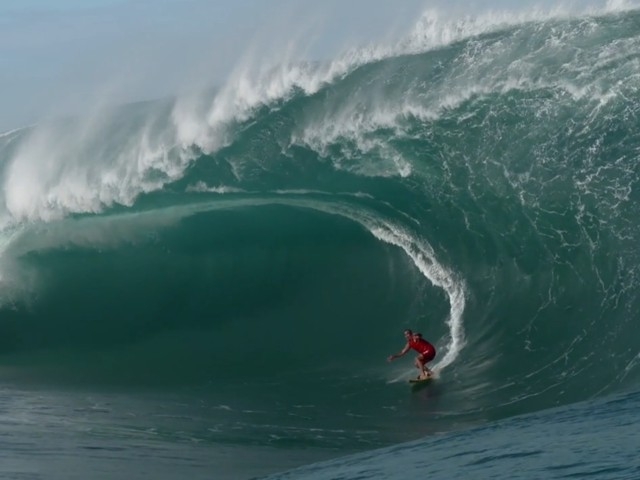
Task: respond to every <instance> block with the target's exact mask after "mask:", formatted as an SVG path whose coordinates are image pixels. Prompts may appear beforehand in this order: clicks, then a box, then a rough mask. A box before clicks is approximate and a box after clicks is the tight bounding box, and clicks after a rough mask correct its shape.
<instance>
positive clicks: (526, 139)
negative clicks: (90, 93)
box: [0, 2, 640, 480]
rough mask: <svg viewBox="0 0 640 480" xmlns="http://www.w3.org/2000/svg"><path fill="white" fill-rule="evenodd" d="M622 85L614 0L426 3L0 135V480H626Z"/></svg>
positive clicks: (625, 89)
mask: <svg viewBox="0 0 640 480" xmlns="http://www.w3.org/2000/svg"><path fill="white" fill-rule="evenodd" d="M639 94H640V11H638V10H634V9H632V8H631V9H630V8H624V6H623V5H622V4H619V2H618V3H616V2H611V3H610V4H609V6H608V7H607V8H604V9H602V10H599V11H591V12H586V13H585V12H582V13H570V12H562V11H554V12H550V13H544V12H541V11H531V12H529V13H522V14H517V15H516V14H485V15H479V16H477V17H469V18H465V19H457V20H454V19H448V18H447V17H446V16H444V15H442V14H441V13H439V12H438V11H435V10H428V11H426V12H425V13H424V15H423V16H422V17H421V18H419V19H417V21H416V24H415V27H414V28H413V29H412V30H411V31H409V32H407V34H406V35H405V36H404V37H403V38H402V40H400V41H397V42H395V43H393V44H388V45H383V44H380V45H375V46H369V47H366V48H365V47H362V48H357V49H353V50H349V51H346V52H345V53H344V54H343V55H341V56H339V57H338V58H335V59H332V60H327V61H322V62H306V63H301V62H295V63H286V64H280V65H276V66H270V67H269V68H252V69H238V70H237V71H236V72H235V73H234V74H233V75H232V76H231V78H230V80H229V81H228V82H227V83H225V84H223V85H221V86H219V87H216V88H213V89H211V90H207V91H198V92H192V93H189V94H185V95H182V96H180V97H176V98H170V99H162V100H157V101H149V102H140V103H136V104H131V105H126V106H122V107H117V108H112V109H109V110H106V111H105V110H104V109H102V110H100V111H96V113H94V114H91V113H87V114H86V115H84V116H81V117H70V118H63V119H57V120H51V121H46V122H42V123H40V124H37V125H34V126H30V127H26V128H20V129H17V130H13V131H10V132H6V133H3V134H0V182H2V195H1V197H0V477H1V478H3V479H4V478H6V479H21V480H24V479H88V478H90V479H116V478H117V479H120V478H125V477H126V478H152V479H154V480H158V479H176V478H191V479H194V480H195V479H249V478H264V477H267V476H269V478H282V479H298V478H301V479H307V478H308V479H320V478H322V479H356V478H357V479H378V478H404V477H405V476H406V475H407V474H408V473H409V474H410V475H411V476H415V477H417V476H419V475H424V476H429V477H431V478H582V477H591V478H612V479H613V478H616V479H618V478H629V479H631V478H640V460H639V456H638V453H637V452H638V451H639V450H640V433H638V432H639V430H638V422H639V421H640V333H639V330H638V323H639V320H640V313H639V312H640V295H639V292H640V290H639V287H640V267H639V264H640V249H639V248H638V246H639V245H640V161H639V160H640V95H639ZM405 328H411V329H414V330H416V331H420V332H422V334H423V335H424V337H425V338H427V339H429V340H430V341H431V342H432V343H434V344H435V345H436V348H437V350H438V356H437V358H436V360H435V361H434V362H433V367H434V368H435V371H436V375H437V379H436V380H435V381H434V382H432V383H431V384H429V385H427V386H425V387H424V388H419V389H415V388H414V389H412V388H411V387H410V386H409V384H408V383H407V380H408V379H409V378H410V377H412V376H414V375H415V374H416V372H415V369H414V368H413V366H412V363H413V355H412V354H409V355H407V356H405V357H403V358H402V359H398V360H396V361H395V362H393V363H388V362H387V361H386V358H387V356H388V355H390V354H392V353H397V352H398V351H400V350H401V349H402V347H403V346H404V338H403V335H402V331H403V329H405ZM318 462H320V463H318ZM287 472H288V473H287ZM271 475H272V476H271Z"/></svg>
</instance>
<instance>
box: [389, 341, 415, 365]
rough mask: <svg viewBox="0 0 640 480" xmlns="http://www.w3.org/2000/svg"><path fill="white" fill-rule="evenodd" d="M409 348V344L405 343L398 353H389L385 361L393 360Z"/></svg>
mask: <svg viewBox="0 0 640 480" xmlns="http://www.w3.org/2000/svg"><path fill="white" fill-rule="evenodd" d="M410 349H411V346H410V345H409V344H408V343H407V344H406V345H405V346H404V348H403V349H402V351H401V352H400V353H396V354H395V355H389V356H388V357H387V362H391V361H393V360H395V359H396V358H398V357H401V356H403V355H404V354H405V353H407V352H408V351H409V350H410Z"/></svg>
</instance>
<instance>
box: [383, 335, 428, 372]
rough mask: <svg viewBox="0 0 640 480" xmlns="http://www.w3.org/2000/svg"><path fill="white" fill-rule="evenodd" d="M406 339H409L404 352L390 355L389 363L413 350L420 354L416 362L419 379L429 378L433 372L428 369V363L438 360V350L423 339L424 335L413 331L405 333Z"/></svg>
mask: <svg viewBox="0 0 640 480" xmlns="http://www.w3.org/2000/svg"><path fill="white" fill-rule="evenodd" d="M404 338H406V339H407V344H406V345H405V346H404V348H403V349H402V351H401V352H400V353H398V354H395V355H390V356H389V358H387V361H389V362H391V361H393V360H395V359H396V358H398V357H402V356H403V355H404V354H405V353H407V352H408V351H409V350H411V349H413V350H415V351H416V352H418V356H417V357H416V360H415V362H414V364H415V366H416V368H417V369H418V370H419V371H420V375H418V378H419V379H422V378H427V377H429V376H430V375H431V374H432V372H431V370H429V368H428V367H427V363H428V362H430V361H431V360H433V359H434V358H436V349H435V347H434V346H433V345H431V344H430V343H429V342H427V341H426V340H425V339H423V338H422V334H420V333H413V332H412V331H411V330H405V331H404Z"/></svg>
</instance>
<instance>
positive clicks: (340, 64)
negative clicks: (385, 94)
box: [0, 0, 638, 225]
mask: <svg viewBox="0 0 640 480" xmlns="http://www.w3.org/2000/svg"><path fill="white" fill-rule="evenodd" d="M637 6H638V4H637V2H635V1H624V0H616V1H608V2H607V3H606V4H605V5H604V6H601V7H599V8H596V7H592V6H588V7H581V6H576V5H575V4H572V3H566V4H560V6H557V7H554V8H551V9H541V8H537V9H536V8H533V9H531V8H529V9H524V10H521V11H503V12H498V11H490V12H486V13H480V14H477V15H473V16H471V15H469V16H462V17H460V16H454V15H452V14H450V13H447V12H446V11H444V10H442V9H440V10H438V9H433V8H428V9H427V10H425V12H424V13H423V15H422V16H421V18H420V19H419V20H418V21H417V22H416V24H415V26H414V27H413V28H412V29H411V31H410V32H408V34H407V35H406V36H405V37H404V38H403V39H402V40H400V41H399V42H394V43H393V44H371V45H367V46H363V47H358V48H350V49H348V50H345V51H344V53H342V54H341V55H339V56H338V57H337V58H335V59H334V60H333V61H329V62H308V61H307V62H304V61H299V59H298V58H299V57H298V56H297V52H296V49H295V46H292V45H291V44H289V45H287V46H286V47H285V48H284V49H283V51H282V52H281V54H282V55H280V56H279V57H278V62H279V63H277V64H276V63H274V62H273V61H270V62H269V63H268V64H265V63H262V60H260V59H255V58H243V59H240V63H239V64H238V66H237V68H236V69H235V70H234V71H233V73H232V74H231V75H230V76H229V77H228V79H227V81H226V82H225V83H224V85H223V86H222V87H221V88H220V89H219V90H218V91H217V92H216V93H215V94H213V95H208V96H207V95H200V94H196V95H189V96H184V97H181V98H179V99H178V100H177V101H176V102H175V105H174V106H173V109H172V111H171V114H170V118H169V119H166V118H164V119H163V122H164V126H163V127H162V128H160V130H158V128H157V127H152V125H153V124H154V123H156V122H157V120H158V119H157V118H152V117H150V118H149V119H148V124H147V125H143V126H141V127H139V128H134V129H132V130H131V131H130V132H129V137H128V138H126V139H123V138H122V137H117V136H116V137H114V138H111V137H110V127H109V122H108V121H106V120H105V119H104V118H103V113H100V112H98V113H97V114H95V115H94V116H93V117H91V118H88V119H83V120H82V121H80V122H77V124H76V125H74V126H70V127H69V130H68V131H66V132H65V133H64V134H62V135H61V134H60V132H59V130H58V129H51V128H50V127H49V126H47V125H40V126H36V127H34V129H33V132H32V133H31V134H30V135H25V138H24V139H21V140H20V142H21V145H20V148H18V149H17V150H16V151H15V152H14V153H13V154H12V155H11V158H9V159H8V160H7V161H5V162H4V175H3V178H2V182H3V190H2V192H3V197H4V198H3V199H2V200H3V201H1V202H0V205H1V206H0V208H2V209H4V211H3V212H0V221H1V222H2V225H7V224H12V223H13V224H15V223H19V222H24V221H39V220H45V221H48V220H52V219H57V218H61V217H64V216H65V215H67V214H69V213H85V212H99V211H101V210H102V209H104V208H105V207H109V206H111V205H114V204H122V205H131V204H132V203H133V202H134V201H135V199H136V197H137V196H138V195H140V194H141V193H144V192H150V191H153V190H157V189H159V188H162V187H163V186H164V185H165V184H166V183H167V182H171V181H173V180H175V179H178V178H180V177H181V176H182V175H183V173H184V170H185V168H186V167H187V166H188V165H189V162H190V161H191V160H193V158H194V157H195V156H197V155H198V154H199V153H200V152H202V151H204V152H209V153H210V152H215V151H216V150H218V149H219V148H221V147H223V146H224V145H227V144H229V143H230V142H232V141H233V136H232V135H233V130H232V128H231V127H233V125H234V124H235V123H237V122H242V121H245V120H247V119H249V118H250V117H251V115H252V114H253V113H254V112H255V109H257V108H260V107H262V106H269V107H270V108H277V105H278V104H279V103H281V102H285V101H286V100H287V99H288V98H290V97H291V96H292V95H293V94H294V93H295V92H296V91H302V92H304V94H306V95H311V94H314V93H316V92H318V91H319V90H320V89H321V88H323V86H325V85H328V84H330V83H332V82H335V81H336V80H337V79H339V78H341V77H343V76H345V75H346V74H348V73H350V72H352V71H353V70H354V69H356V68H358V67H359V66H362V65H364V64H367V63H370V62H375V61H377V60H380V59H383V58H388V57H392V56H398V55H403V54H413V53H419V52H423V51H427V50H432V49H437V48H441V47H443V46H446V45H450V44H452V43H455V42H459V41H461V40H464V39H467V38H470V37H474V36H478V35H481V34H484V33H487V32H492V31H496V30H499V29H503V28H505V27H508V26H513V25H518V24H526V23H530V22H544V21H547V20H551V19H554V18H567V17H575V16H581V15H582V16H584V15H598V14H608V13H612V12H620V11H624V10H627V9H632V8H637ZM636 47H637V45H636V44H635V43H633V42H632V43H631V44H630V45H629V48H636ZM499 53H500V52H496V54H499ZM274 56H275V55H274ZM475 68H476V69H477V72H478V74H480V73H482V69H481V65H476V67H475ZM513 73H514V74H513V75H511V76H508V77H506V78H502V79H495V78H494V79H493V81H492V79H491V78H488V79H486V80H485V81H478V82H475V83H469V82H467V83H460V84H458V85H457V86H456V85H455V84H454V85H453V88H452V89H451V90H452V91H451V92H449V93H448V94H447V95H438V97H437V98H432V99H431V100H428V99H427V100H428V101H426V102H422V103H416V102H413V101H409V100H407V101H403V102H393V103H391V102H390V101H388V100H387V102H386V103H385V101H384V99H379V100H380V101H379V102H378V105H376V106H375V108H371V109H368V110H367V111H365V112H363V111H361V110H359V109H358V108H357V105H353V104H349V103H348V102H347V103H346V104H345V105H344V106H343V109H342V110H341V111H338V112H334V113H336V116H334V117H332V118H331V119H330V121H329V120H328V119H327V120H325V121H322V120H320V121H315V122H312V123H310V124H309V125H307V126H306V127H305V126H303V127H302V129H301V130H300V131H299V132H297V133H295V134H294V137H293V138H292V139H291V141H292V143H296V142H301V143H305V144H307V145H310V146H311V147H312V148H314V149H317V150H318V151H320V152H322V150H323V148H326V146H327V145H329V144H331V143H332V142H333V141H334V140H335V139H336V138H337V137H345V138H350V139H353V140H354V141H355V144H356V149H357V150H358V151H360V152H365V153H366V152H372V153H375V154H376V155H375V156H376V157H377V159H376V161H374V162H370V163H369V164H367V163H366V162H359V163H358V165H355V162H354V164H340V165H338V164H337V165H335V167H336V168H344V169H347V170H350V171H352V172H353V173H355V174H359V175H399V176H410V175H412V173H413V172H412V167H411V164H410V163H409V162H408V161H406V160H405V159H404V158H402V156H401V155H400V154H399V153H398V152H396V151H394V150H393V148H392V147H390V146H389V145H388V144H386V145H383V144H380V143H379V142H378V141H376V140H375V139H372V138H369V137H367V135H366V133H367V132H370V131H373V130H375V129H378V128H380V127H383V126H389V125H390V126H392V127H397V126H398V119H399V118H402V117H403V116H409V115H411V116H415V117H418V118H432V117H433V116H437V115H439V114H440V112H442V111H443V110H445V109H447V108H451V107H452V106H455V105H456V104H459V103H460V102H461V101H464V99H466V98H469V97H470V96H471V95H474V94H478V93H479V92H480V93H482V92H486V91H495V89H496V88H498V89H509V88H514V86H515V87H517V86H518V85H519V82H525V83H526V82H531V78H530V77H529V78H527V75H526V72H525V71H521V72H518V71H517V70H514V72H513ZM470 76H471V77H472V78H478V77H473V75H470ZM566 89H567V91H569V92H572V94H574V95H585V94H588V95H594V96H598V95H599V96H600V97H599V98H600V99H601V100H602V101H604V102H606V101H607V98H609V97H610V96H611V95H614V94H615V92H611V91H598V89H597V85H595V86H594V85H591V86H590V85H575V84H568V85H567V86H566ZM434 93H438V92H434ZM440 93H442V92H440ZM112 121H113V122H117V120H114V119H112ZM10 133H11V132H8V133H7V135H9V134H10Z"/></svg>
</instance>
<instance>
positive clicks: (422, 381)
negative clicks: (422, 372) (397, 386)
mask: <svg viewBox="0 0 640 480" xmlns="http://www.w3.org/2000/svg"><path fill="white" fill-rule="evenodd" d="M432 380H433V375H432V376H430V377H427V378H412V379H411V380H409V383H410V384H412V385H414V386H418V385H426V384H427V383H429V382H431V381H432Z"/></svg>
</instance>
